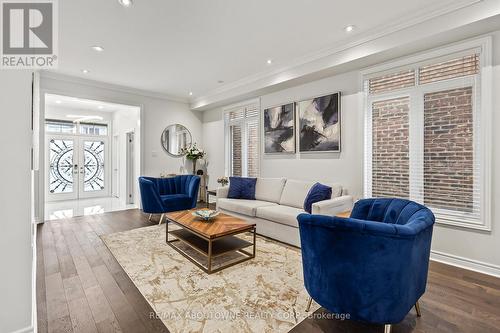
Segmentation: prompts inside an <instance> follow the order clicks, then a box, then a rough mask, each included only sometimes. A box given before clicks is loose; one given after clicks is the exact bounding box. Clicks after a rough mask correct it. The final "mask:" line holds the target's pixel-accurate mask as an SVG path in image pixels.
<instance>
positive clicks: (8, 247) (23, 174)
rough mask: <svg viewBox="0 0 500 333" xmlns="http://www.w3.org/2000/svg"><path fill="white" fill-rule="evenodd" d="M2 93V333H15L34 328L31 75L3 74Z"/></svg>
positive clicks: (0, 210) (0, 201)
mask: <svg viewBox="0 0 500 333" xmlns="http://www.w3.org/2000/svg"><path fill="white" fill-rule="evenodd" d="M0 92H1V97H0V110H1V112H2V114H3V115H4V119H3V126H2V131H1V135H0V156H2V163H1V164H0V174H1V175H2V186H1V190H0V205H1V209H0V263H1V264H2V271H1V274H0V332H14V331H17V330H21V329H29V327H31V325H32V308H31V307H32V262H33V253H32V245H31V243H32V237H31V230H32V229H31V145H32V133H31V73H30V72H27V71H18V70H10V71H6V70H4V71H1V74H0ZM27 332H28V330H27Z"/></svg>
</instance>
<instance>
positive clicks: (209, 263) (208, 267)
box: [207, 239, 212, 274]
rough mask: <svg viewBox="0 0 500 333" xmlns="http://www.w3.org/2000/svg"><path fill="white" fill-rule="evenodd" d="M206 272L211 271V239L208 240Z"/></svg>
mask: <svg viewBox="0 0 500 333" xmlns="http://www.w3.org/2000/svg"><path fill="white" fill-rule="evenodd" d="M207 270H208V274H210V273H211V272H212V240H211V239H209V240H208V264H207Z"/></svg>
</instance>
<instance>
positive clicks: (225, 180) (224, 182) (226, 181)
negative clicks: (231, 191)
mask: <svg viewBox="0 0 500 333" xmlns="http://www.w3.org/2000/svg"><path fill="white" fill-rule="evenodd" d="M217 183H219V184H221V185H222V186H226V185H227V184H229V179H228V178H227V177H219V178H217Z"/></svg>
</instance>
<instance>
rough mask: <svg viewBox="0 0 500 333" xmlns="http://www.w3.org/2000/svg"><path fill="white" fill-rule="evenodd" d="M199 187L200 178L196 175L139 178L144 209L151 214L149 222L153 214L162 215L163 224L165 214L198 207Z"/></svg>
mask: <svg viewBox="0 0 500 333" xmlns="http://www.w3.org/2000/svg"><path fill="white" fill-rule="evenodd" d="M199 187H200V177H199V176H195V175H181V176H175V177H171V178H152V177H139V188H140V190H141V199H142V209H143V211H144V212H145V213H149V220H151V217H152V215H153V214H161V217H160V222H159V224H161V222H162V220H163V216H164V215H163V214H164V213H168V212H174V211H178V210H184V209H191V208H194V207H196V202H197V201H198V190H199Z"/></svg>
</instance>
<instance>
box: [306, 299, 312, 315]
mask: <svg viewBox="0 0 500 333" xmlns="http://www.w3.org/2000/svg"><path fill="white" fill-rule="evenodd" d="M312 300H313V299H312V297H311V296H309V300H308V301H307V307H306V312H309V310H311V303H312Z"/></svg>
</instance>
